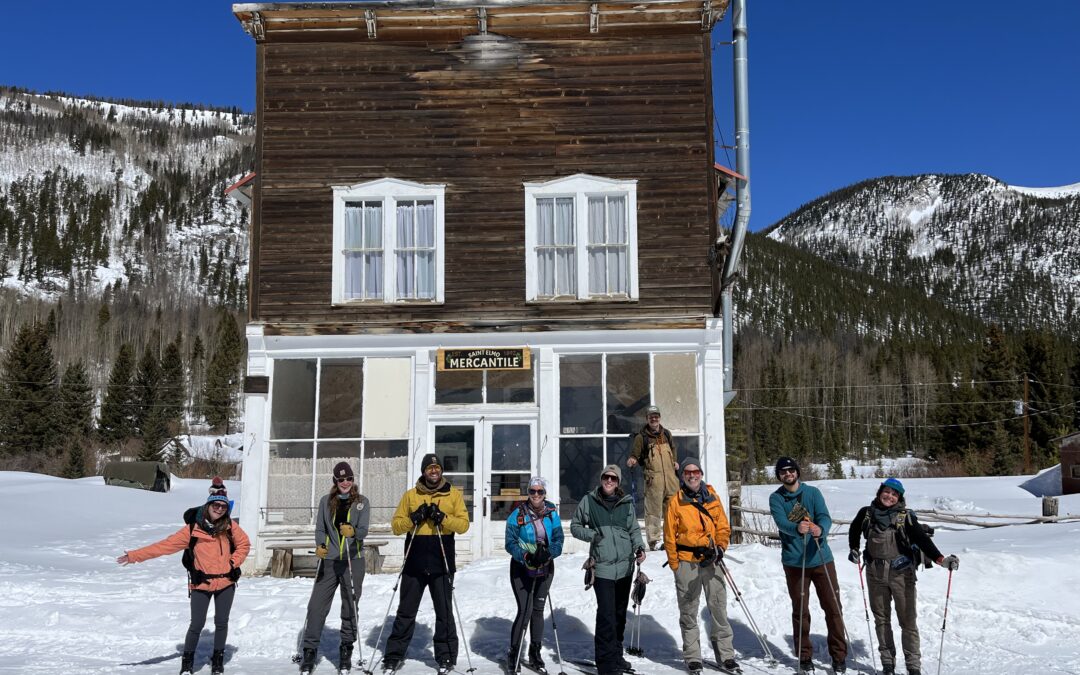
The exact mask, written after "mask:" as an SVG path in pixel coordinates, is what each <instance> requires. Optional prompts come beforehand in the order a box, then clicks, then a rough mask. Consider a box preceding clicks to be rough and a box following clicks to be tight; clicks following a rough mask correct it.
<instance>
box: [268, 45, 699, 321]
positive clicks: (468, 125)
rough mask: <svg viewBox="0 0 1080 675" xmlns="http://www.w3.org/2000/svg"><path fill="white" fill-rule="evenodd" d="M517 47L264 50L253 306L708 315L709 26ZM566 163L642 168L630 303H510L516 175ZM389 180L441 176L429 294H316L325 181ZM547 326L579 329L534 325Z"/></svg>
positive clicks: (561, 172)
mask: <svg viewBox="0 0 1080 675" xmlns="http://www.w3.org/2000/svg"><path fill="white" fill-rule="evenodd" d="M516 46H517V48H518V53H517V57H516V59H515V62H516V64H517V65H516V67H511V68H495V69H492V68H485V67H480V65H479V63H478V62H477V61H476V60H475V59H474V57H473V56H472V52H470V51H469V50H468V49H467V48H464V47H463V45H462V43H441V44H432V43H416V42H411V43H410V42H400V43H386V42H341V43H291V44H290V43H280V44H271V43H264V44H261V45H260V52H261V55H260V59H259V63H260V64H261V66H262V68H261V72H260V73H259V81H260V82H261V87H262V91H261V92H260V94H261V97H260V98H261V102H262V103H261V107H260V110H259V114H260V119H259V122H260V132H261V137H260V145H261V147H260V151H261V164H260V166H259V167H258V171H259V181H260V183H259V193H258V199H259V200H260V202H261V203H260V204H259V208H258V210H257V214H258V216H259V217H260V218H261V223H260V224H259V228H258V229H257V230H256V231H255V232H256V237H257V239H258V241H257V244H256V246H257V247H258V254H257V255H256V256H253V258H252V260H253V261H255V262H256V265H257V267H256V268H255V269H254V270H253V284H254V285H255V288H253V298H255V299H256V301H257V305H256V307H255V308H254V311H253V318H255V319H257V320H261V321H264V322H266V323H267V324H268V326H272V325H274V324H279V325H282V326H284V325H294V326H295V325H297V324H309V325H316V324H318V325H322V326H324V327H326V326H331V325H335V324H336V325H337V328H336V329H334V330H335V331H339V332H340V331H341V330H342V326H345V325H348V326H351V328H348V329H346V332H351V331H352V330H357V331H361V330H364V325H365V324H371V325H372V326H375V325H380V326H387V325H393V326H397V327H398V328H399V329H402V330H410V329H411V330H416V328H417V326H418V325H420V323H421V322H432V321H435V322H448V323H453V322H454V321H471V320H483V319H491V320H494V321H499V320H502V319H507V320H509V321H514V320H528V321H529V322H530V323H531V325H532V326H533V328H532V329H534V330H535V329H537V328H536V326H537V321H538V320H539V321H541V322H544V321H546V320H550V319H556V318H558V319H567V318H580V319H583V320H588V319H599V318H601V317H605V318H607V319H609V320H610V319H616V320H617V319H619V318H625V319H626V320H627V321H628V322H632V321H633V320H634V317H638V319H639V320H638V321H637V324H639V325H640V317H654V316H655V317H677V316H685V315H699V316H700V315H703V314H708V313H709V312H710V311H711V300H712V278H711V277H712V275H711V274H710V269H709V265H708V263H707V258H706V255H707V253H708V248H709V246H710V243H711V241H712V240H713V237H714V233H715V229H714V227H715V226H711V225H710V214H711V208H710V206H711V205H710V200H711V198H712V197H711V195H710V192H709V189H708V185H709V181H710V179H711V178H710V171H711V161H712V160H711V154H710V143H711V136H712V134H711V129H710V124H711V119H712V118H711V111H710V109H709V106H710V105H711V103H710V97H711V92H710V90H709V88H708V87H709V83H708V75H707V73H708V70H707V61H708V34H704V35H703V34H688V35H676V36H672V35H668V36H653V37H647V36H645V37H635V38H633V39H626V38H623V39H613V38H608V39H589V40H518V41H516ZM575 173H590V174H595V175H599V176H606V177H610V178H620V179H622V178H634V179H637V180H638V236H639V259H638V269H639V279H640V290H641V293H640V296H641V297H640V300H639V301H638V302H630V303H625V302H624V303H614V302H604V303H559V304H530V305H527V304H526V303H525V301H524V298H525V268H524V260H525V258H524V256H525V246H524V241H525V235H524V189H523V187H522V182H523V181H543V180H550V179H553V178H558V177H563V176H568V175H571V174H575ZM385 176H392V177H395V178H401V179H405V180H411V181H418V182H424V183H427V182H431V183H446V185H447V188H446V269H445V274H446V286H445V288H446V302H445V304H444V305H442V306H416V305H413V306H371V305H365V306H363V307H356V306H352V307H348V306H346V307H334V306H332V305H331V303H330V285H331V235H332V228H333V226H332V220H333V215H332V205H331V189H330V186H332V185H349V184H355V183H359V182H363V181H368V180H373V179H377V178H381V177H385ZM560 327H579V326H565V325H564V324H562V323H559V322H557V321H553V322H552V323H551V325H548V326H544V325H542V324H541V328H540V329H558V328H560ZM270 332H274V330H273V329H271V331H270Z"/></svg>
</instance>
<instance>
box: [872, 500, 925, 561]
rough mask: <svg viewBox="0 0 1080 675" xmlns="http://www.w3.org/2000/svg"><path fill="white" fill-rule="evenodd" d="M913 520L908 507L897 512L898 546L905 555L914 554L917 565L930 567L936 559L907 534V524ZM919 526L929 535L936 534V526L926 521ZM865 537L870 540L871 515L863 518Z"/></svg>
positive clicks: (894, 522)
mask: <svg viewBox="0 0 1080 675" xmlns="http://www.w3.org/2000/svg"><path fill="white" fill-rule="evenodd" d="M910 524H911V521H910V520H909V519H908V512H907V509H900V511H898V512H897V514H896V520H894V521H893V525H892V526H893V527H895V528H896V547H897V549H899V550H900V552H901V553H902V554H903V555H907V554H908V552H910V553H911V554H912V557H913V559H914V562H915V564H916V566H918V565H920V564H921V565H922V566H923V567H925V568H927V569H930V568H931V567H933V566H934V561H932V560H930V558H929V557H927V555H926V554H925V553H923V552H922V551H921V550H920V549H919V547H917V546H914V545H913V544H912V543H911V540H910V539H908V536H907V528H906V526H907V525H910ZM919 528H920V529H921V530H922V531H923V533H924V534H925V535H926V536H928V537H932V536H934V528H932V527H930V526H929V525H926V524H924V523H919ZM862 533H863V539H866V540H867V541H869V540H870V517H869V516H866V517H864V518H863V526H862Z"/></svg>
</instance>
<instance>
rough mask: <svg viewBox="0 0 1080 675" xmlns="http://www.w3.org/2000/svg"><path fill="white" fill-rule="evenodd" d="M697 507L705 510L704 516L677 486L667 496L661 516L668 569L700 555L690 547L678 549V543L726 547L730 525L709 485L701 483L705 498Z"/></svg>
mask: <svg viewBox="0 0 1080 675" xmlns="http://www.w3.org/2000/svg"><path fill="white" fill-rule="evenodd" d="M701 507H702V508H704V509H705V510H706V511H708V513H709V515H708V516H706V515H705V514H704V513H702V512H701V509H699V508H698V507H697V506H695V505H694V502H693V501H692V500H691V499H690V498H689V497H688V496H687V495H686V492H684V491H683V490H681V489H680V490H679V491H678V492H676V493H675V494H674V495H673V496H672V497H671V499H670V500H668V508H667V516H666V517H665V518H664V551H666V552H667V559H668V565H670V566H671V569H672V570H677V569H679V561H680V560H688V561H694V560H700V559H701V557H700V556H698V555H696V554H695V553H694V552H693V551H680V550H678V546H679V545H682V546H690V547H694V548H698V547H712V546H713V544H715V545H716V546H719V547H720V548H721V549H722V550H725V551H726V550H727V547H728V542H729V541H730V539H731V525H729V524H728V518H727V513H725V512H724V504H723V502H721V501H720V497H718V496H717V495H716V490H714V489H713V486H711V485H706V486H705V499H704V502H703V503H702V504H701Z"/></svg>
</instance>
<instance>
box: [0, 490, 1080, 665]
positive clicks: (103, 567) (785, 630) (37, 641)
mask: <svg viewBox="0 0 1080 675" xmlns="http://www.w3.org/2000/svg"><path fill="white" fill-rule="evenodd" d="M1022 480H1023V479H1022V478H1016V477H1011V478H964V479H911V480H905V484H906V487H907V494H908V495H909V497H910V502H911V504H912V506H914V507H916V508H934V507H937V508H949V509H953V510H961V511H965V512H969V513H973V514H975V513H984V512H986V511H993V512H1007V513H1031V514H1035V513H1037V512H1038V509H1039V506H1038V505H1039V501H1038V500H1037V499H1035V498H1033V497H1031V496H1030V495H1029V494H1028V493H1027V492H1024V491H1023V490H1021V489H1020V488H1019V487H1017V485H1018V483H1020V482H1021V481H1022ZM174 481H175V482H174V490H173V492H171V493H169V494H164V495H162V494H154V493H149V492H143V491H138V490H128V489H124V488H114V487H106V486H104V485H102V483H101V479H100V478H88V479H83V480H79V481H66V480H63V479H57V478H51V477H46V476H40V475H35V474H23V473H0V511H2V512H3V513H5V514H6V516H5V517H4V518H3V520H0V597H3V598H4V600H3V602H0V672H4V673H20V674H23V673H71V672H79V673H110V674H112V673H133V674H144V675H158V674H162V675H163V674H165V673H169V674H173V673H175V672H176V671H177V668H178V665H179V654H178V646H179V644H180V642H181V640H182V637H183V634H184V631H185V630H186V627H187V620H188V601H187V594H186V592H185V590H184V575H183V569H182V568H181V566H180V560H179V556H178V555H177V556H172V557H171V558H166V559H157V560H154V561H151V562H148V563H144V564H141V565H135V566H132V567H126V568H121V567H119V566H117V564H116V563H115V562H114V561H115V558H116V557H117V556H118V555H120V554H121V553H123V551H124V550H125V549H130V548H135V547H138V546H142V545H145V544H147V543H150V542H152V541H155V540H157V539H160V538H162V537H165V536H166V535H168V534H170V533H172V532H174V531H175V530H176V529H177V528H178V527H179V525H180V517H181V513H182V511H183V509H184V508H186V507H187V506H190V505H194V504H197V503H200V502H201V501H202V500H203V499H204V497H205V495H206V491H205V487H206V485H205V481H192V480H178V479H174ZM877 482H878V481H877V480H872V479H861V480H845V481H822V482H820V483H816V485H818V486H819V487H820V488H821V489H822V490H823V491H824V493H825V497H826V499H827V501H828V503H829V506H830V508H831V509H832V512H833V514H834V515H835V516H837V517H841V518H845V517H846V518H850V517H851V516H853V515H854V513H855V511H856V509H857V508H858V507H860V506H862V505H863V504H864V503H866V502H867V501H868V500H869V498H870V496H871V495H872V494H873V492H874V489H875V486H876V485H877ZM228 487H229V491H230V495H231V496H233V497H237V495H238V494H239V486H238V485H236V484H234V483H231V482H230V483H229V486H228ZM772 489H773V487H771V486H756V487H753V488H750V489H749V494H747V495H745V497H746V501H747V502H749V503H751V504H757V505H762V504H764V503H766V502H767V498H768V493H769V492H770V491H771V490H772ZM1061 512H1062V514H1066V513H1073V514H1080V495H1072V496H1069V497H1065V498H1063V499H1062V504H1061ZM837 536H838V537H839V536H840V535H837ZM935 540H936V542H937V544H938V545H939V546H940V547H941V548H942V549H943V550H945V551H946V552H950V553H955V554H957V555H958V556H959V557H960V561H961V562H960V569H959V571H958V572H956V573H955V575H954V577H953V583H952V596H951V602H950V605H949V615H948V626H947V631H946V633H945V643H944V665H943V667H942V669H941V672H942V673H949V675H985V674H986V673H1016V674H1030V673H1040V674H1043V673H1073V674H1074V675H1075V674H1077V673H1080V650H1078V649H1077V647H1076V645H1075V641H1074V640H1073V639H1071V636H1073V635H1075V634H1076V632H1077V631H1078V630H1080V606H1078V605H1077V603H1076V602H1075V593H1074V592H1073V591H1072V589H1075V588H1077V587H1078V586H1080V568H1078V567H1077V565H1076V564H1075V561H1076V560H1077V559H1078V556H1080V524H1078V523H1063V524H1058V525H1023V526H1009V527H1001V528H994V529H987V530H962V529H950V528H945V527H942V528H939V530H938V533H937V535H936V537H935ZM833 549H834V551H837V552H838V553H839V555H838V556H837V557H838V558H840V559H841V562H839V563H838V570H839V573H840V586H841V589H840V592H841V593H842V600H843V605H844V613H845V618H846V623H847V630H848V633H849V635H850V637H851V640H852V643H853V645H852V650H851V657H850V659H849V671H848V672H851V673H855V672H863V673H870V672H872V671H873V665H872V660H871V654H870V652H869V644H868V640H867V630H866V623H865V619H864V614H863V609H862V599H861V596H860V591H859V581H858V577H857V571H856V570H857V568H856V567H855V566H854V565H851V564H849V563H847V562H844V561H843V551H844V550H845V549H846V545H845V543H844V541H843V539H842V538H841V539H839V540H838V539H837V538H836V537H834V539H833ZM661 555H662V554H660V553H654V554H651V555H650V558H649V560H648V561H647V563H646V565H645V571H646V573H647V574H648V575H649V576H651V577H652V579H653V583H652V584H651V585H650V586H649V588H648V592H647V594H646V596H645V600H644V604H643V609H642V614H641V619H640V621H641V636H642V638H641V640H642V646H643V647H644V650H645V657H642V658H639V657H630V660H631V662H632V663H634V665H635V667H636V668H637V671H638V672H639V673H643V674H649V675H653V674H655V675H674V674H676V673H680V672H683V671H682V669H681V661H680V657H679V654H680V635H679V629H678V613H677V610H676V602H675V596H674V584H673V582H672V577H671V572H670V571H668V570H666V569H662V568H661V566H660V565H661V562H662V558H661V557H660V556H661ZM779 557H780V554H779V550H778V549H776V548H771V547H766V546H764V545H761V544H747V545H741V546H735V547H732V549H731V550H730V551H729V554H728V556H727V560H728V566H729V569H730V571H731V574H732V575H733V577H734V578H735V581H736V583H737V584H738V586H739V588H740V590H741V591H742V592H743V594H744V596H745V598H746V600H747V603H748V605H749V607H750V611H751V612H752V614H753V616H754V618H755V619H756V620H757V623H758V624H759V625H760V627H761V629H762V631H763V632H764V633H765V636H766V639H767V644H768V645H769V646H770V649H771V650H772V651H773V653H774V654H775V655H776V656H777V657H778V659H779V662H780V663H779V665H778V666H777V667H771V666H769V665H768V663H767V662H766V660H765V659H763V658H762V652H761V648H760V647H759V645H758V642H757V640H756V639H755V638H754V636H753V634H752V633H751V632H750V629H749V628H748V627H747V621H746V618H745V617H744V616H743V615H742V613H741V612H740V610H739V609H738V607H737V606H736V604H735V602H734V599H732V598H730V597H729V603H728V604H729V609H728V611H729V616H730V618H731V621H732V624H733V628H734V631H735V647H736V651H737V652H738V654H739V658H740V661H742V663H743V667H744V670H745V672H746V673H747V674H748V675H750V674H753V673H791V672H792V669H793V666H794V665H795V664H794V661H793V659H792V658H791V652H792V645H791V640H790V630H791V624H790V604H789V602H788V599H787V594H786V590H785V588H784V584H783V575H782V572H781V568H780V560H779ZM582 562H583V558H582V555H581V554H578V555H571V556H566V557H565V558H562V559H559V560H558V561H557V563H556V565H557V569H558V571H557V573H556V576H555V580H554V585H553V588H552V598H553V600H554V606H555V608H556V610H557V611H556V617H557V619H558V628H559V631H558V636H559V646H560V647H561V650H562V653H563V655H564V656H566V657H567V658H578V659H582V658H591V657H592V626H593V620H594V619H593V613H594V611H595V603H594V600H593V595H592V593H591V592H590V593H586V592H583V591H582V586H581V572H580V569H579V568H580V566H581V563H582ZM394 579H395V575H392V574H383V575H378V576H369V577H368V578H367V581H366V582H365V584H364V592H363V598H362V600H361V601H360V607H361V613H362V617H361V618H362V621H361V636H362V637H361V642H362V645H361V654H360V655H359V656H363V657H367V656H369V655H370V654H371V650H372V646H373V645H374V642H375V639H376V636H377V634H378V632H379V628H380V627H381V624H380V621H381V620H382V616H383V612H384V611H385V610H386V608H387V604H388V602H390V600H391V597H390V590H391V588H392V586H393V584H394ZM946 581H947V572H946V571H944V570H942V569H940V568H935V569H933V570H928V571H925V572H924V573H922V574H921V575H920V582H919V625H920V628H921V632H922V638H923V640H922V644H923V647H922V653H923V659H924V672H925V673H935V672H937V667H938V661H937V653H938V646H939V644H940V642H939V641H940V639H941V635H942V634H941V630H940V627H941V621H942V609H943V604H944V599H945V589H946ZM456 585H457V589H458V593H457V596H458V602H459V605H460V609H461V614H462V616H463V618H464V623H465V625H464V631H465V633H466V634H467V636H468V642H467V645H468V648H469V652H470V654H471V661H472V665H473V666H474V667H475V668H476V673H477V675H493V674H495V673H498V672H499V669H498V668H497V666H496V663H495V661H496V659H498V658H500V657H501V656H502V655H503V653H504V650H505V649H506V647H507V635H508V633H509V630H510V623H511V621H512V618H513V614H514V602H513V600H512V596H511V594H510V589H509V580H508V578H507V563H506V560H505V559H503V558H498V559H490V560H483V561H480V562H477V563H474V564H471V565H469V566H467V567H465V568H463V569H462V570H461V571H460V572H459V574H458V577H457V581H456ZM310 590H311V580H308V579H271V578H268V577H261V578H245V579H243V580H242V581H241V583H240V587H239V591H238V593H237V596H236V604H235V605H234V607H233V613H232V621H231V625H230V633H229V641H228V645H229V646H228V647H227V650H226V655H227V656H226V659H227V661H226V672H228V673H252V674H263V673H282V674H286V673H295V672H296V667H295V666H294V665H293V664H292V663H290V661H289V658H290V656H291V655H292V653H293V650H294V646H295V638H296V634H297V631H299V629H300V627H301V624H302V623H303V615H304V607H305V605H306V602H307V598H308V595H309V593H310ZM394 602H395V603H396V600H395V601H394ZM811 606H812V608H813V619H812V635H813V642H814V648H815V654H816V655H821V654H824V651H825V650H824V642H825V636H824V631H823V619H822V615H821V614H820V612H819V611H818V610H817V603H816V602H812V603H811ZM701 620H702V624H703V625H705V622H706V621H708V617H707V615H706V614H704V613H703V615H702V618H701ZM630 621H631V623H630V625H629V626H628V629H627V634H628V635H629V633H630V626H632V625H633V623H632V622H633V619H632V618H631V619H630ZM208 623H210V624H212V622H208ZM432 623H433V616H432V612H431V608H430V603H429V602H428V601H427V600H425V601H424V602H423V603H422V604H421V610H420V615H419V618H418V629H417V631H416V636H415V638H414V640H413V643H412V645H411V647H410V651H409V661H408V662H407V664H406V667H405V669H404V670H403V671H402V673H403V675H414V674H419V673H429V672H431V671H432V664H433V658H432V654H431V646H430V640H431V629H432ZM337 626H338V619H337V610H336V609H334V610H332V611H331V615H330V619H329V620H328V622H327V627H326V629H325V630H324V632H323V642H322V647H321V652H322V654H323V655H326V656H333V658H336V654H337V643H338V636H337ZM210 630H211V629H210V628H209V627H208V628H207V629H206V632H205V633H204V635H203V640H202V642H201V644H200V649H199V652H198V656H197V659H196V665H197V668H198V669H199V672H201V673H208V672H209V666H208V663H207V662H208V659H209V652H210V639H209V638H210ZM384 639H385V636H384ZM554 655H555V641H554V636H553V635H552V632H551V629H550V621H549V623H548V629H547V631H546V635H545V641H544V656H545V658H546V660H547V661H548V663H549V665H551V664H552V662H553V661H554V660H555V659H554ZM818 661H819V663H820V661H821V658H819V659H818ZM468 667H469V661H468V659H467V658H466V654H465V649H464V645H463V647H462V650H461V654H460V658H459V661H458V672H462V673H463V672H465V670H466V669H467V668H468ZM565 670H566V672H568V673H572V674H576V673H577V671H576V670H573V669H572V668H571V667H570V666H566V668H565ZM317 672H322V673H328V672H333V670H332V666H331V664H330V663H329V662H327V661H326V660H325V659H324V660H322V661H321V662H320V666H319V668H318V670H317ZM353 672H354V673H359V672H360V671H359V669H354V671H353ZM552 672H553V673H554V672H557V669H556V668H553V669H552Z"/></svg>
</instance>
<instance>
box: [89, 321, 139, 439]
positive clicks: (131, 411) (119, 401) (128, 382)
mask: <svg viewBox="0 0 1080 675" xmlns="http://www.w3.org/2000/svg"><path fill="white" fill-rule="evenodd" d="M134 370H135V350H134V349H132V347H131V344H130V343H127V342H125V343H124V344H122V345H120V352H119V353H118V354H117V357H116V361H115V362H114V363H113V367H112V372H110V373H109V384H108V386H107V387H106V388H105V399H104V401H102V403H101V417H100V418H99V419H98V432H99V433H100V434H101V438H102V440H104V441H106V442H119V441H122V440H124V439H125V438H128V437H130V436H131V435H133V434H134V433H135V392H134V388H133V383H132V379H133V376H134Z"/></svg>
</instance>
